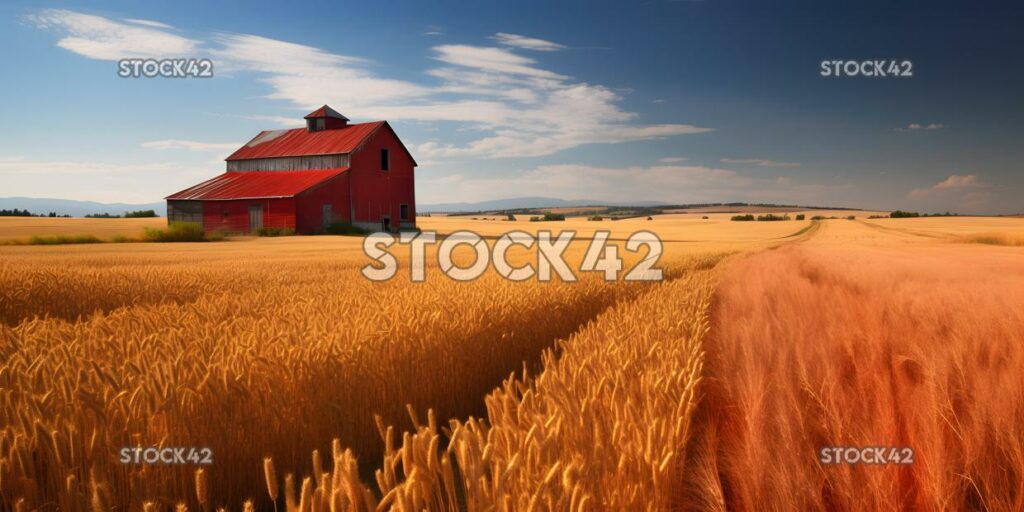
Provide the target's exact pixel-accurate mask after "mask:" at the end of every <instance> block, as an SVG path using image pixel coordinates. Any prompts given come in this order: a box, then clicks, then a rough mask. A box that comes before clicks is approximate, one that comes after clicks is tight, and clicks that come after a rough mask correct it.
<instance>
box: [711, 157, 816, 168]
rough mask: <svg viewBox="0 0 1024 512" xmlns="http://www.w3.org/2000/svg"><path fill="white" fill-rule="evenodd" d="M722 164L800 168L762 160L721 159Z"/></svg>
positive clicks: (798, 165) (794, 164) (789, 164)
mask: <svg viewBox="0 0 1024 512" xmlns="http://www.w3.org/2000/svg"><path fill="white" fill-rule="evenodd" d="M722 162H723V163H727V164H744V165H756V166H758V167H783V168H792V167H800V164H798V163H796V162H776V161H775V160H765V159H763V158H723V159H722Z"/></svg>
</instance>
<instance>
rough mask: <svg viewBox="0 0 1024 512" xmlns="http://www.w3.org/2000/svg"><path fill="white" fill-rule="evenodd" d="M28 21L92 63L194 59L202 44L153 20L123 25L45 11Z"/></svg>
mask: <svg viewBox="0 0 1024 512" xmlns="http://www.w3.org/2000/svg"><path fill="white" fill-rule="evenodd" d="M26 18H27V19H28V20H29V21H30V22H31V23H33V24H35V25H36V26H37V27H39V28H43V29H48V30H53V31H56V32H59V33H61V34H62V37H61V38H60V39H59V40H58V41H57V46H59V47H61V48H64V49H65V50H68V51H72V52H75V53H77V54H79V55H83V56H85V57H88V58H90V59H99V60H119V59H124V58H131V57H137V58H167V57H190V56H194V55H195V54H196V52H197V48H198V47H199V44H200V42H199V41H196V40H193V39H189V38H186V37H182V36H180V35H177V34H172V33H170V32H168V29H170V28H171V27H170V26H168V25H165V24H163V23H159V22H154V21H149V20H137V19H130V20H126V22H121V21H115V20H111V19H108V18H104V17H102V16H95V15H92V14H83V13H80V12H75V11H68V10H64V9H44V10H41V11H38V12H36V13H34V14H30V15H28V16H27V17H26Z"/></svg>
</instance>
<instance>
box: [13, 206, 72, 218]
mask: <svg viewBox="0 0 1024 512" xmlns="http://www.w3.org/2000/svg"><path fill="white" fill-rule="evenodd" d="M0 217H70V215H57V212H50V213H46V214H44V213H40V214H38V215H37V214H35V213H32V212H30V211H28V210H19V209H17V208H14V209H11V210H7V209H4V210H0Z"/></svg>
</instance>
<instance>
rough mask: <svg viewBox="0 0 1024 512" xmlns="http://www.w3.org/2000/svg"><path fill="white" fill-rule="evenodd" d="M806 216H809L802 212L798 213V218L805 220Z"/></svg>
mask: <svg viewBox="0 0 1024 512" xmlns="http://www.w3.org/2000/svg"><path fill="white" fill-rule="evenodd" d="M805 218H807V217H806V216H805V215H804V214H802V213H798V214H796V220H804V219H805Z"/></svg>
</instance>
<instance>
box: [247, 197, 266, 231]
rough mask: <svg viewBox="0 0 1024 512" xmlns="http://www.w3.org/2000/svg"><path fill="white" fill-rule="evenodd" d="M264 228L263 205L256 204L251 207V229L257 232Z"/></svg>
mask: <svg viewBox="0 0 1024 512" xmlns="http://www.w3.org/2000/svg"><path fill="white" fill-rule="evenodd" d="M261 229H263V206H262V205H258V204H254V205H252V206H250V207H249V231H250V232H256V231H259V230H261Z"/></svg>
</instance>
